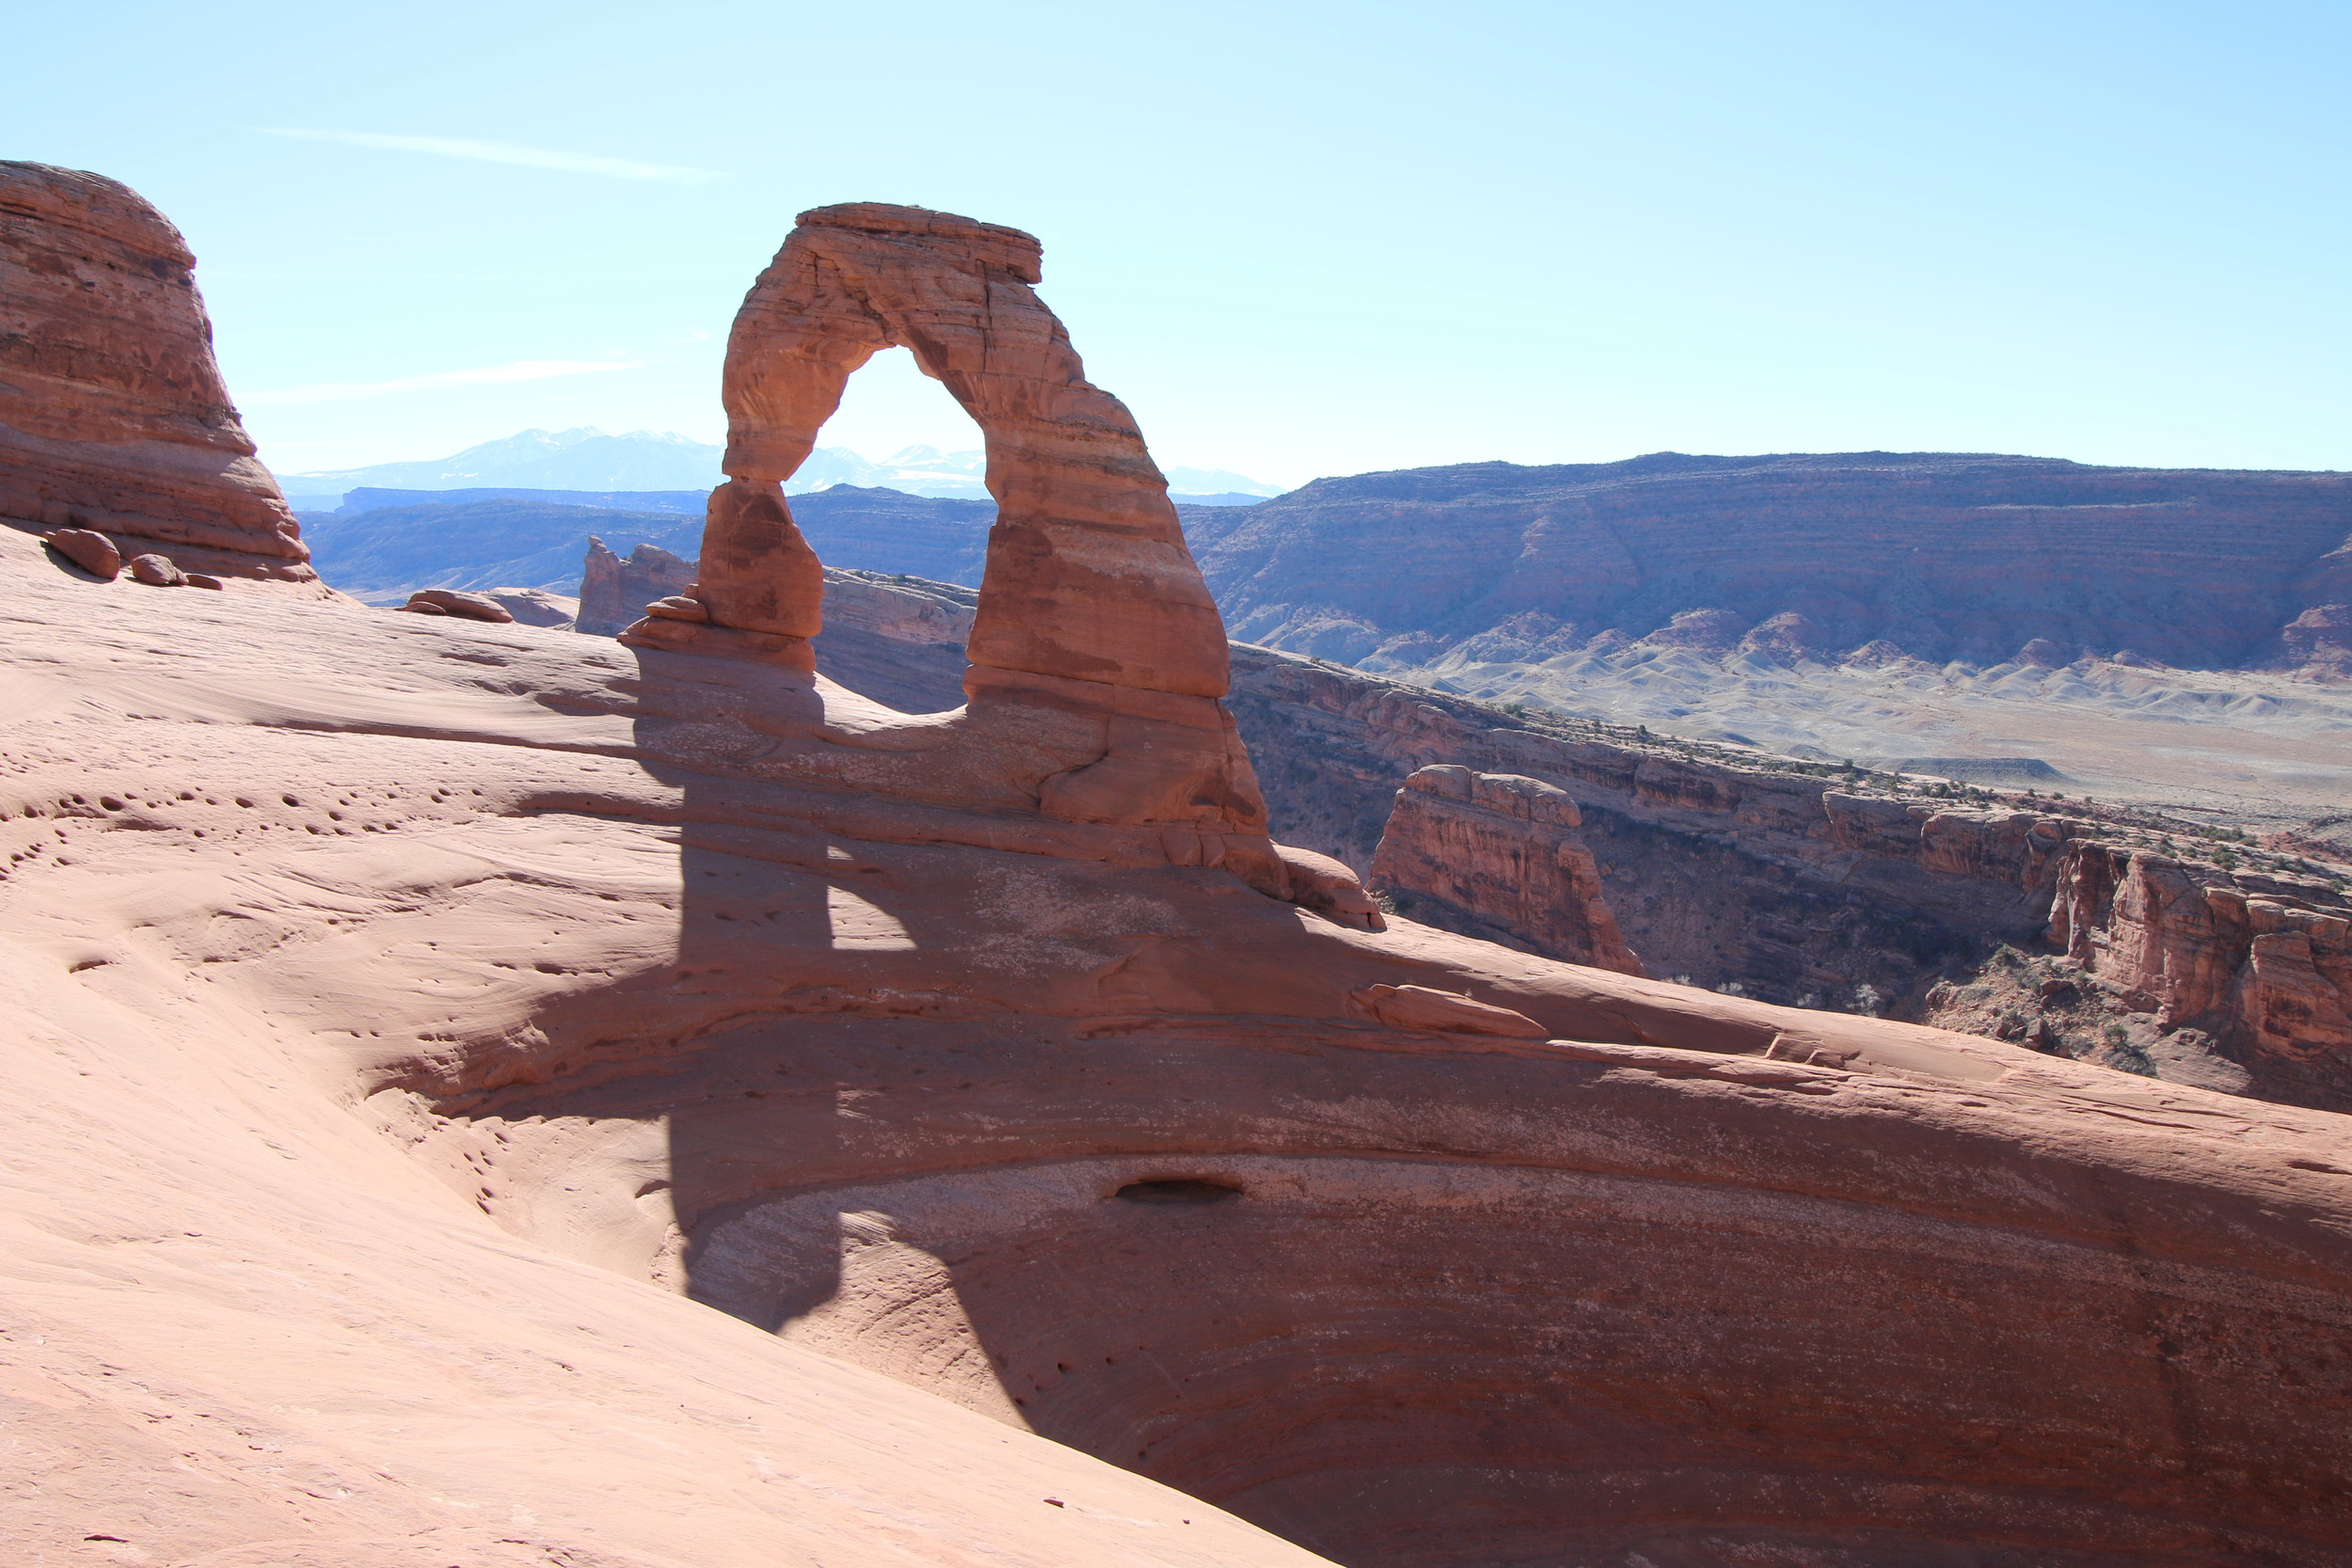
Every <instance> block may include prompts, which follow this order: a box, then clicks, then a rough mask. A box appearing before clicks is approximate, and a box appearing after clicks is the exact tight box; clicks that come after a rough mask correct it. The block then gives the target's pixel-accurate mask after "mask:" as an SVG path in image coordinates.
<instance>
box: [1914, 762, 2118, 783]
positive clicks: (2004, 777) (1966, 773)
mask: <svg viewBox="0 0 2352 1568" xmlns="http://www.w3.org/2000/svg"><path fill="white" fill-rule="evenodd" d="M1872 766H1874V767H1876V768H1880V769H1882V770H1883V771H1885V772H1889V773H1926V774H1931V775H1932V776H1933V777H1935V778H1939V779H1950V780H1952V781H1954V782H1955V783H1958V784H2074V783H2075V782H2076V781H2075V780H2074V779H2071V778H2069V777H2067V776H2066V775H2065V774H2063V773H2061V772H2059V771H2058V769H2057V768H2053V767H2051V766H2050V765H2049V764H2048V763H2046V762H2044V761H2042V759H2041V758H2040V757H1897V758H1895V759H1893V760H1892V761H1887V762H1879V763H1874V764H1873V765H1872Z"/></svg>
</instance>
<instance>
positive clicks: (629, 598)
mask: <svg viewBox="0 0 2352 1568" xmlns="http://www.w3.org/2000/svg"><path fill="white" fill-rule="evenodd" d="M693 586H694V562H691V561H690V560H688V559H686V558H685V557H682V556H680V555H678V554H676V553H675V552H674V551H671V550H665V549H663V548H662V547H661V546H659V545H639V546H637V547H636V548H635V549H633V550H631V551H629V552H628V555H626V556H620V555H615V554H613V553H612V551H611V550H610V549H607V548H606V547H605V543H604V541H603V540H601V539H595V538H592V539H590V540H589V541H588V559H587V561H586V562H585V563H584V564H583V566H582V568H581V571H580V615H579V618H578V619H577V620H576V621H574V622H573V627H574V629H575V630H578V631H582V632H587V633H589V634H591V635H593V636H596V637H617V636H618V635H620V633H621V632H622V631H623V630H624V629H626V628H627V627H628V626H629V625H630V624H631V623H633V622H635V621H636V620H637V619H638V618H639V617H641V616H643V615H644V613H645V607H646V606H647V605H649V604H651V603H652V602H653V601H654V600H656V599H661V598H667V597H669V596H670V595H671V594H683V593H685V592H686V591H687V590H688V589H690V588H691V587H693Z"/></svg>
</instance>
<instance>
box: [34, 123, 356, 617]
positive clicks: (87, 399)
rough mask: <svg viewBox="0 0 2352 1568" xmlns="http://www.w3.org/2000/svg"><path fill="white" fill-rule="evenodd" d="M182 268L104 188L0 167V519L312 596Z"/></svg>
mask: <svg viewBox="0 0 2352 1568" xmlns="http://www.w3.org/2000/svg"><path fill="white" fill-rule="evenodd" d="M194 265H195V259H194V258H193V257H191V256H190V255H189V254H188V250H187V246H186V245H185V244H184V243H183V241H182V240H181V238H180V231H179V230H176V229H174V228H173V227H172V226H171V224H170V223H169V222H168V221H167V220H166V219H165V218H164V216H163V214H160V213H158V212H156V211H155V209H154V208H152V207H151V206H149V205H148V204H147V203H146V202H145V201H143V200H141V199H140V198H138V197H137V196H136V195H135V194H134V193H133V192H131V191H130V190H128V189H126V188H124V187H123V186H121V185H119V184H117V183H116V182H113V181H112V180H108V179H106V178H104V177H103V176H102V175H96V174H87V173H84V172H82V171H80V170H78V169H64V168H52V167H49V166H47V165H44V164H23V163H4V162H0V368H5V370H6V372H7V373H6V375H5V376H0V519H6V520H7V521H8V522H11V523H14V524H16V525H18V526H19V527H24V528H32V529H37V530H39V531H42V532H52V531H57V530H61V529H75V530H86V531H92V532H96V533H99V534H103V535H104V536H105V537H106V538H108V539H109V540H111V541H112V542H113V546H114V547H115V549H116V551H117V554H118V556H119V558H120V559H124V560H128V559H131V558H134V557H136V556H139V555H141V554H145V553H153V552H157V551H159V550H160V551H161V552H162V553H164V554H167V556H168V557H169V558H170V559H171V560H172V561H173V562H177V563H178V564H179V566H181V567H182V568H183V569H184V570H186V571H193V572H201V573H205V574H209V575H215V576H218V577H223V578H236V579H243V580H246V581H250V582H255V583H271V584H278V585H282V586H285V587H288V588H291V589H293V590H294V591H296V592H299V593H303V594H320V593H323V592H324V591H323V590H321V589H320V588H319V587H318V579H317V578H316V577H315V576H314V575H313V574H312V573H311V571H310V566H309V564H308V562H309V560H310V553H309V551H307V550H306V549H305V548H304V547H303V545H302V540H301V537H300V530H299V529H298V528H297V527H296V525H295V523H294V514H293V513H292V512H290V511H289V510H287V507H286V501H285V498H284V497H283V496H281V495H279V494H278V483H277V482H276V481H275V480H273V479H271V478H270V476H269V471H268V470H267V469H266V468H264V467H262V465H261V463H260V461H259V460H258V459H256V458H255V457H254V455H253V442H252V439H251V438H250V437H249V436H246V433H245V427H244V426H243V425H242V424H240V423H239V422H238V420H237V411H236V409H235V408H234V407H232V406H230V401H229V391H228V388H226V387H224V386H223V385H222V384H221V379H220V369H219V367H218V366H217V365H215V363H214V360H213V331H212V325H211V323H209V322H208V321H206V319H205V316H204V302H203V300H202V299H201V298H200V297H199V295H198V293H197V292H196V282H195V279H194V277H193V276H192V275H191V273H190V270H189V269H190V268H191V267H193V266H194Z"/></svg>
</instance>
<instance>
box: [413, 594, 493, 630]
mask: <svg viewBox="0 0 2352 1568" xmlns="http://www.w3.org/2000/svg"><path fill="white" fill-rule="evenodd" d="M428 605H430V606H431V607H433V609H435V610H439V611H440V612H441V613H442V614H444V615H455V616H460V617H463V618H464V619H466V620H469V621H491V622H496V623H498V624H500V625H505V624H507V623H510V622H512V621H513V620H514V619H515V616H514V613H513V612H512V611H511V610H508V609H507V608H506V607H505V606H504V605H502V604H501V603H499V602H498V601H497V600H496V599H494V598H491V597H490V596H489V595H488V594H462V593H459V592H457V591H456V590H455V589H451V588H421V589H419V590H418V591H417V592H416V593H414V594H409V595H408V602H407V604H406V605H405V606H403V607H402V608H403V609H405V610H422V609H423V608H424V607H425V606H428Z"/></svg>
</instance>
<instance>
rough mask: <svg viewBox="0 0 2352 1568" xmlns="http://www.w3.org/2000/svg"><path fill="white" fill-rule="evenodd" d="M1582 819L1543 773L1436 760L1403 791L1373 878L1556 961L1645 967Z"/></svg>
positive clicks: (1406, 900) (1407, 906)
mask: <svg viewBox="0 0 2352 1568" xmlns="http://www.w3.org/2000/svg"><path fill="white" fill-rule="evenodd" d="M1582 821H1583V818H1582V817H1581V816H1579V815H1578V812H1577V809H1576V801H1575V800H1574V799H1572V798H1571V797H1570V796H1569V795H1568V793H1567V792H1566V791H1565V790H1564V789H1561V788H1559V787H1558V786H1556V785H1553V784H1545V783H1543V782H1542V781H1541V780H1539V779H1530V778H1523V777H1520V776H1518V775H1516V774H1509V773H1478V772H1473V771H1472V770H1470V768H1456V767H1449V766H1445V765H1443V764H1437V765H1432V766H1430V767H1427V768H1420V769H1418V770H1417V771H1416V772H1414V773H1413V775H1412V776H1411V777H1410V778H1408V779H1406V781H1405V786H1404V787H1403V788H1402V789H1400V790H1398V791H1397V792H1396V806H1395V809H1394V810H1393V811H1392V812H1391V814H1390V816H1389V824H1388V827H1387V829H1386V831H1385V832H1383V833H1382V835H1381V838H1380V847H1379V849H1378V851H1377V852H1376V853H1375V855H1374V856H1373V862H1372V876H1371V882H1372V885H1373V886H1374V887H1375V889H1379V890H1381V891H1384V892H1387V893H1390V894H1391V895H1395V896H1397V897H1398V898H1399V907H1400V909H1403V910H1404V911H1405V912H1406V913H1407V914H1412V913H1415V912H1416V911H1415V909H1414V908H1413V907H1412V906H1414V905H1416V904H1417V903H1418V902H1419V901H1420V900H1422V899H1434V900H1436V901H1438V902H1439V903H1442V904H1444V905H1446V906H1448V907H1450V908H1451V909H1452V910H1453V911H1456V913H1457V914H1458V915H1459V916H1461V917H1466V918H1467V919H1469V920H1470V921H1473V922H1476V923H1478V924H1480V925H1482V926H1485V927H1493V928H1495V929H1497V930H1499V931H1500V932H1502V933H1503V934H1504V935H1506V936H1508V937H1510V938H1515V939H1517V940H1518V941H1521V942H1526V943H1528V944H1529V945H1530V946H1531V947H1533V948H1534V951H1536V952H1538V953H1542V954H1545V955H1547V956H1549V957H1550V958H1565V959H1567V960H1568V961H1569V962H1571V963H1587V964H1596V965H1597V966H1599V967H1600V968H1602V969H1613V970H1616V971H1618V972H1619V973H1621V974H1641V973H1642V964H1641V960H1640V959H1639V958H1635V957H1634V956H1633V952H1632V950H1631V949H1630V948H1629V947H1627V946H1626V944H1625V940H1624V938H1623V937H1621V936H1620V935H1619V934H1618V932H1617V922H1616V917H1615V916H1614V915H1613V914H1611V913H1610V912H1609V904H1608V901H1607V899H1606V897H1605V896H1604V895H1603V894H1602V891H1601V885H1600V873H1599V871H1598V869H1597V867H1596V866H1595V865H1594V863H1593V852H1592V851H1591V850H1590V849H1588V848H1587V847H1585V845H1584V841H1583V839H1582V838H1581V837H1580V836H1579V835H1578V833H1577V831H1576V830H1577V829H1578V827H1579V826H1580V825H1581V823H1582ZM1445 924H1448V925H1451V924H1453V923H1452V922H1450V921H1449V922H1445Z"/></svg>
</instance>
